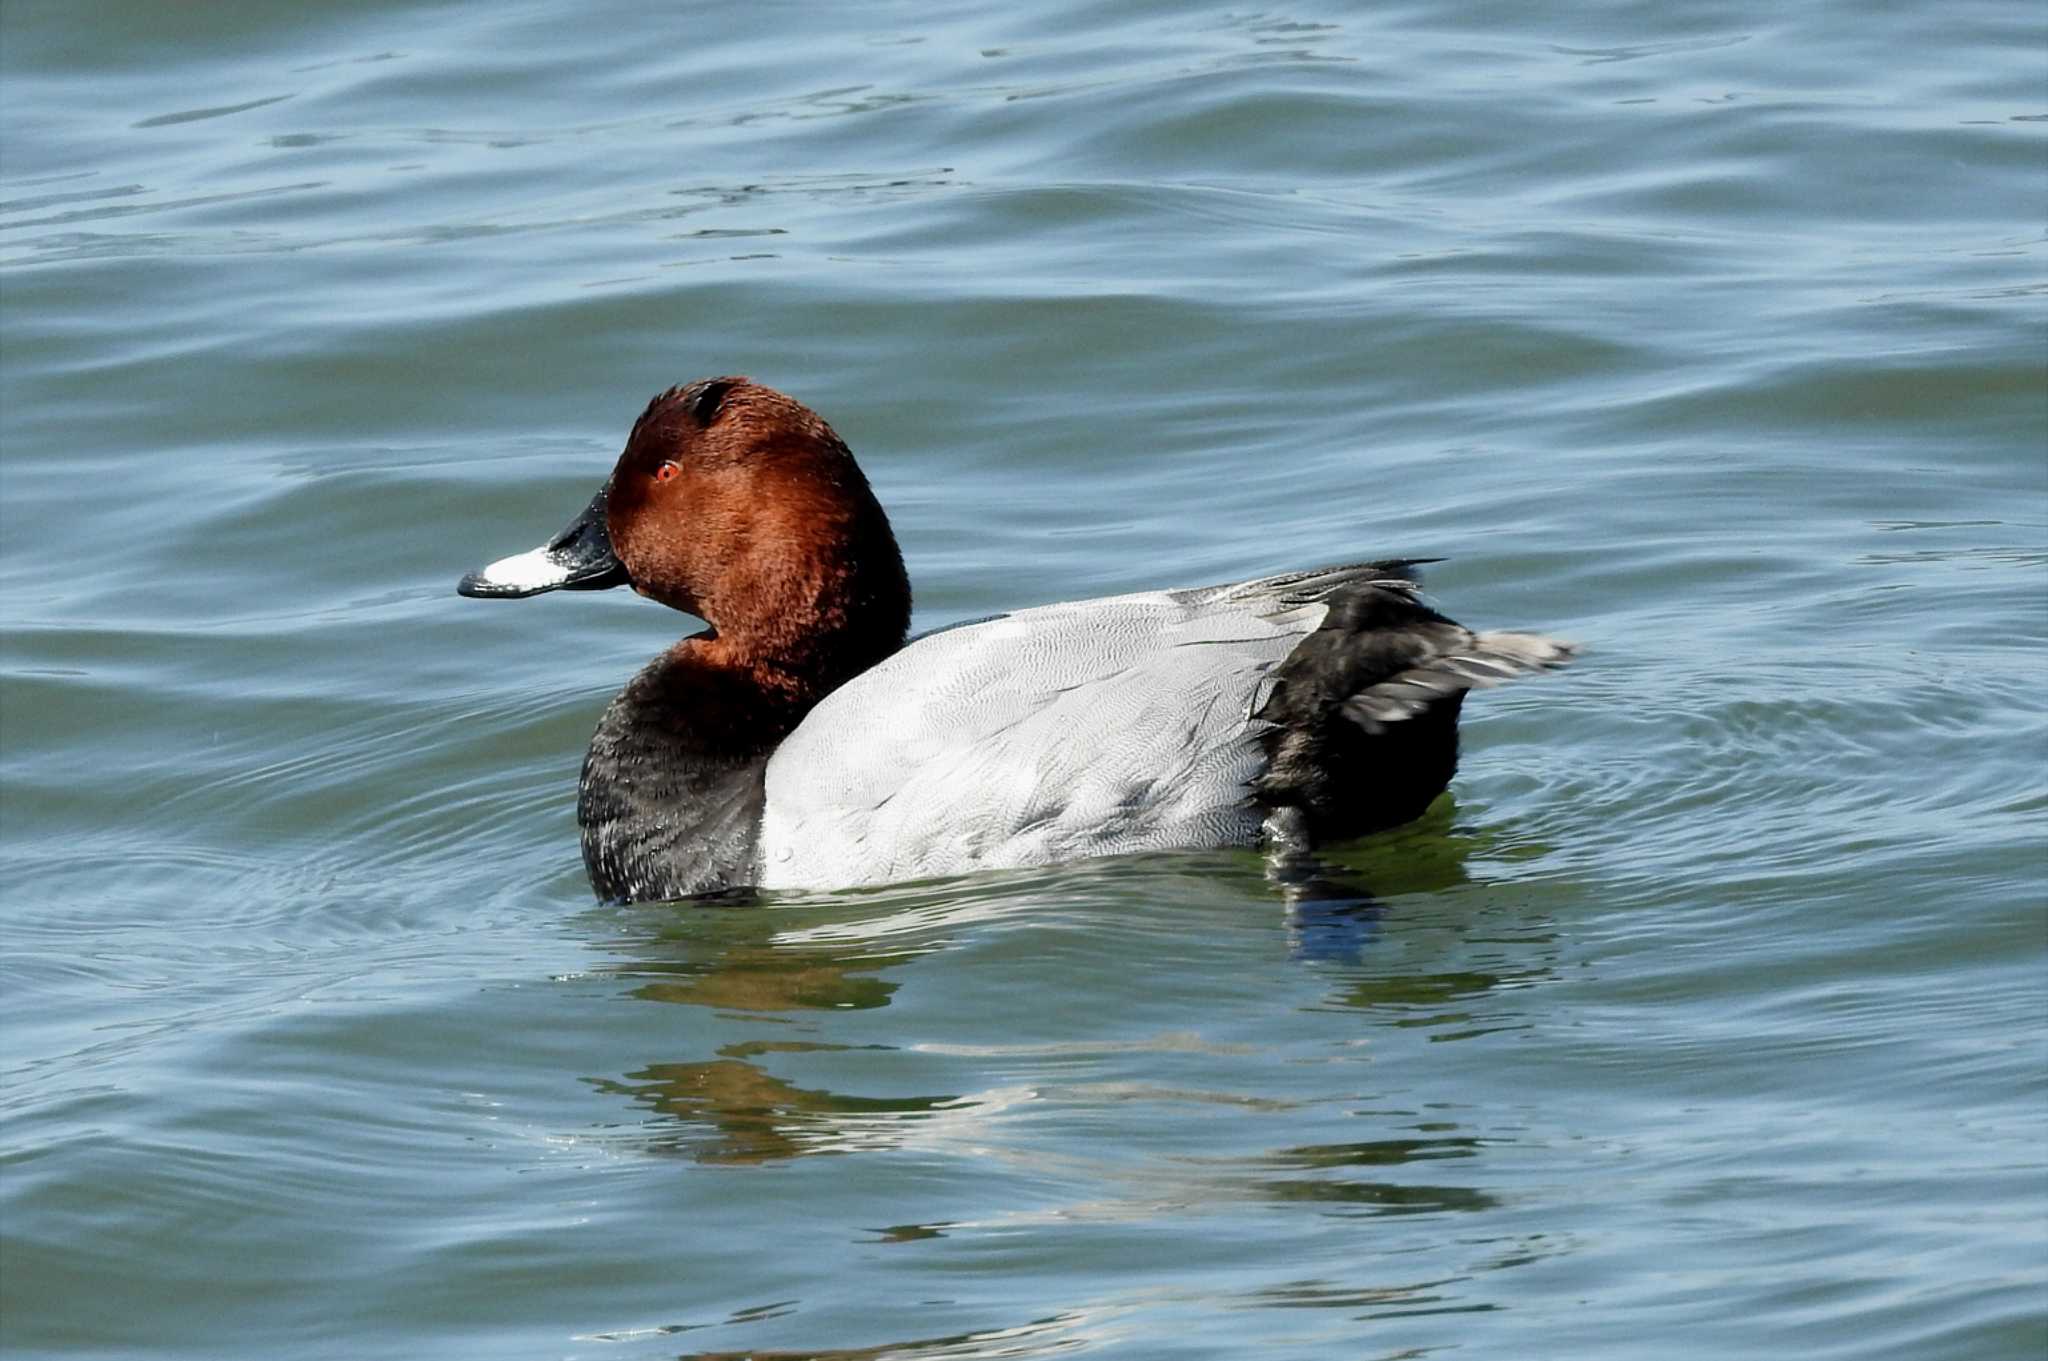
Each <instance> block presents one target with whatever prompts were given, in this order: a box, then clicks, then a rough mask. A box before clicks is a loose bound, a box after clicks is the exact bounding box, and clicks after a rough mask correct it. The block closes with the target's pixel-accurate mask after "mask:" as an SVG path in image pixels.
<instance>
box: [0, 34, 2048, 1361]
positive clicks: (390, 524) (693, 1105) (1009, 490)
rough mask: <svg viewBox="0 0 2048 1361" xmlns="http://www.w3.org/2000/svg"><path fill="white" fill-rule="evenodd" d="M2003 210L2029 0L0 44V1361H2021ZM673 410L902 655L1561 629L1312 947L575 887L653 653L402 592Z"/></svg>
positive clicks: (529, 517)
mask: <svg viewBox="0 0 2048 1361" xmlns="http://www.w3.org/2000/svg"><path fill="white" fill-rule="evenodd" d="M2044 219H2048V11H2043V10H2042V9H2041V8H2040V7H2039V6H2038V5H2036V4H2030V3H2026V0H1954V3H1949V4H1943V5H1933V4H1920V5H1871V4H1852V3H1848V0H1817V2H1816V3H1811V4H1802V5H1796V6H1787V5H1782V4H1764V3H1761V2H1760V0H1708V2H1707V3H1700V4H1687V5H1650V4H1642V3H1596V4H1592V5H1586V6H1578V7H1575V8H1570V9H1567V10H1557V9H1556V8H1555V7H1549V8H1546V7H1531V6H1525V5H1506V4H1500V3H1495V2H1494V0H1475V2H1474V3H1466V4H1453V3H1446V2H1445V0H1412V2H1405V3H1397V4H1391V5H1383V6H1376V7H1363V6H1344V5H1339V4H1335V3H1330V0H1307V2H1306V3H1301V4H1295V5H1293V6H1291V7H1289V8H1285V9H1256V8H1244V7H1234V6H1217V5H1193V6H1188V5H1168V4H1159V3H1143V2H1142V0H1141V3H1133V4H1121V5H1104V4H1090V3H1081V2H1079V0H1056V2H1055V3H1051V4H1045V5H1036V6H1022V7H1016V6H999V5H994V4H989V3H986V2H985V0H982V2H979V3H977V2H975V0H969V2H968V3H963V4H958V5H951V6H929V5H908V4H886V3H885V4H870V5H858V6H856V5H843V6H825V5H795V4H777V3H763V4H756V5H749V6H689V7H674V8H670V9H664V8H661V7H635V6H622V5H607V4H597V5H585V4H572V3H567V2H566V0H526V2H524V3H519V4H483V3H477V2H476V0H451V2H450V3H440V4H404V3H393V2H390V0H385V2H383V3H368V4H352V5H338V4H295V5H284V4H263V3H255V2H254V0H243V2H242V3H222V4H211V5H189V6H184V5H181V6H167V5H144V4H137V3H132V0H129V2H123V0H108V2H107V3H101V4H94V5H78V4H60V3H44V2H42V0H8V3H7V4H6V6H5V8H4V9H0V307H4V318H0V321H4V325H0V515H4V524H0V637H4V655H0V670H4V685H5V690H4V694H0V747H4V779H5V798H4V805H0V837H4V845H0V855H4V860H0V947H4V958H0V1008H4V1032H0V1057H4V1071H0V1238H4V1245H0V1343H4V1345H5V1348H6V1350H7V1352H8V1354H9V1355H10V1356H18V1357H24V1358H27V1357H71V1356H76V1357H108V1358H128V1357H177V1358H195V1359H196V1358H205V1359H207V1361H223V1359H224V1361H239V1359H240V1358H265V1359H266V1361H269V1359H273V1358H280V1357H349V1358H416V1357H421V1356H436V1357H475V1358H506V1357H542V1358H556V1357H561V1358H570V1357H573V1358H622V1359H623V1361H639V1359H640V1358H673V1357H741V1356H751V1357H779V1358H785V1361H787V1359H788V1358H796V1357H817V1356H825V1357H835V1358H855V1357H872V1358H917V1359H920V1361H931V1359H933V1358H994V1357H1048V1356H1055V1355H1059V1356H1065V1355H1103V1356H1116V1357H1135V1358H1152V1357H1159V1358H1193V1357H1245V1356H1259V1357H1280V1358H1396V1357H1400V1358H1417V1357H1453V1356H1461V1357H1557V1358H1575V1359H1576V1358H1601V1359H1608V1358H1611V1359H1613V1361H1623V1359H1627V1361H1634V1359H1636V1358H1642V1357H1654V1356H1673V1355H1685V1356H1701V1357H1731V1358H1733V1357H1772V1356H1788V1355H1790V1356H1800V1357H1803V1358H1815V1359H1816V1361H1818V1359H1819V1358H1856V1359H1857V1361H1866V1359H1869V1358H1896V1359H1897V1361H1925V1359H1926V1358H1968V1359H1969V1361H2004V1359H2005V1358H2013V1359H2014V1361H2021V1359H2024V1358H2033V1359H2035V1361H2038V1358H2040V1357H2041V1356H2043V1354H2044V1352H2048V901H2044V899H2048V888H2044V884H2048V649H2044V642H2048V308H2044V301H2048V269H2044V257H2048V248H2044V234H2043V227H2044ZM729 372H737V373H747V374H751V375H753V376H754V377H756V378H758V379H761V380H762V381H765V382H769V383H771V384H774V385H776V386H778V387H781V388H784V389H785V390H787V391H789V392H791V393H793V394H795V395H797V396H798V397H800V398H802V399H804V400H805V401H807V402H809V403H810V404H812V405H813V406H815V407H816V408H817V409H818V410H820V411H821V412H823V413H824V414H825V415H826V416H827V417H828V418H829V419H830V420H832V421H833V422H834V424H835V425H836V426H837V427H838V428H839V430H840V431H841V433H842V434H844V435H845V436H846V438H847V439H848V440H849V442H850V443H851V444H852V445H853V447H854V448H855V450H856V451H857V452H858V453H859V454H860V456H861V457H862V459H863V462H864V465H865V466H866V468H867V470H868V472H869V474H870V476H871V478H872V480H873V481H874V483H875V484H876V486H877V488H878V490H879V492H880V494H881V495H882V497H883V499H884V501H885V503H886V504H887V505H888V507H889V508H890V511H891V514H892V516H893V518H894V520H895V523H896V526H897V530H898V533H899V535H900V537H901V539H902V541H903V544H904V548H905V553H906V556H907V559H908V561H909V565H910V569H911V572H912V576H913V578H914V581H915V583H916V587H917V591H918V622H919V625H920V626H930V625H936V624H942V623H945V622H948V621H951V620H957V619H962V618H966V617H970V616H974V615H980V614H986V613H990V612H993V611H998V610H1001V609H1004V608H1006V607H1011V606H1016V605H1020V604H1029V603H1037V602H1044V601H1051V600H1059V599H1068V598H1074V597H1081V596H1089V595H1098V594H1107V593H1111V592H1116V591H1122V590H1134V589H1140V588H1145V587H1152V586H1168V585H1195V584H1203V583H1208V582H1214V581H1223V580H1229V579H1232V578H1234V577H1240V576H1249V575H1254V574H1258V573H1264V572H1273V571H1279V570H1284V569H1287V568H1292V567H1298V566H1305V565H1312V564H1317V563H1322V562H1328V561H1339V560H1345V559H1351V558H1356V557H1360V556H1375V555H1392V554H1404V555H1418V556H1440V557H1444V558H1446V559H1448V561H1446V562H1444V563H1443V564H1442V565H1441V566H1439V567H1437V568H1436V569H1434V575H1433V576H1432V577H1431V587H1432V589H1433V591H1434V592H1435V595H1436V598H1437V599H1438V600H1439V601H1440V602H1441V603H1442V604H1443V606H1444V608H1446V609H1447V610H1448V611H1449V612H1451V613H1452V614H1454V615H1455V616H1456V617H1458V618H1460V619H1461V620H1463V621H1465V622H1467V623H1470V624H1472V625H1475V626H1480V627H1529V628H1537V629H1543V630H1548V631H1554V632H1557V633H1560V634H1562V635H1565V636H1568V637H1572V638H1575V639H1577V640H1579V641H1580V642H1581V643H1583V644H1584V645H1585V646H1586V648H1587V652H1586V656H1585V659H1584V660H1583V661H1582V662H1581V663H1580V664H1579V665H1577V666H1576V667H1574V668H1573V669H1572V670H1571V671H1569V672H1566V673H1564V674H1563V675H1561V676H1558V677H1555V678H1549V679H1545V680H1543V681H1540V682H1531V683H1527V684H1521V685H1516V686H1512V687H1509V688H1506V689H1503V690H1500V691H1495V692H1490V693H1487V694H1485V695H1481V696H1478V697H1475V699H1474V701H1473V702H1472V703H1471V704H1470V705H1469V706H1468V707H1467V714H1468V716H1469V717H1468V722H1467V724H1466V757H1465V762H1464V767H1463V770H1462V772H1461V773H1460V775H1459V778H1458V780H1457V781H1456V783H1455V785H1454V786H1453V790H1452V793H1451V795H1450V796H1449V797H1447V798H1446V799H1445V800H1443V801H1442V802H1440V803H1439V805H1438V806H1437V807H1436V808H1435V809H1434V810H1432V812H1431V813H1430V815H1429V816H1428V817H1427V818H1425V819H1424V820H1423V821H1422V822H1421V823H1419V824H1417V825H1415V826H1413V827H1410V828H1407V829H1403V830H1401V831H1399V832H1395V833H1392V834H1388V835H1384V836H1381V837H1377V838H1374V839H1371V840H1368V841H1364V842H1361V843H1358V844H1357V845H1355V846H1352V847H1348V848H1345V849H1343V850H1341V851H1339V852H1338V853H1337V854H1336V857H1335V858H1336V859H1337V860H1338V861H1339V862H1340V864H1341V866H1342V868H1343V871H1344V873H1345V874H1346V875H1347V876H1349V878H1350V880H1352V881H1354V882H1355V885H1356V886H1357V887H1358V889H1359V891H1360V897H1361V901H1360V902H1359V903H1358V904H1357V905H1356V906H1355V907H1353V908H1352V909H1350V910H1345V911H1337V910H1308V911H1295V910H1290V909H1289V908H1288V907H1287V905H1286V904H1285V903H1284V902H1283V901H1282V900H1281V899H1280V898H1279V897H1277V896H1276V895H1275V893H1274V892H1273V890H1272V889H1271V888H1270V887H1269V885H1268V884H1267V882H1266V879H1265V876H1264V874H1263V871H1262V867H1261V865H1260V862H1259V861H1258V859H1257V858H1256V857H1255V856H1253V855H1250V854H1199V855H1181V856H1173V855H1167V856H1152V857H1140V858H1132V859H1127V860H1118V861H1109V862H1101V863H1092V864H1083V865H1074V866H1067V867H1061V868H1056V869H1051V870H1046V871H1041V872H1029V873H1013V874H1002V875H989V876H985V877H979V878H973V879H966V880H957V881H948V882H937V883H921V884H916V885H909V886H904V887H901V888H893V889H885V890H874V891H867V892H861V893H847V894H837V895H834V894H824V895H815V896H787V897H782V898H778V899H776V900H775V901H773V902H772V903H770V904H768V905H765V906H761V907H755V908H748V909H734V908H729V907H728V908H705V907H697V906H687V905H644V906H636V907H631V908H619V907H604V906H599V905H596V904H595V903H594V902H593V901H592V898H591V896H590V893H589V891H588V888H587V886H586V884H585V882H584V879H583V874H582V870H581V867H580V864H579V862H578V857H577V852H576V848H575V836H574V825H573V812H572V809H573V802H574V781H575V774H576V769H577V765H578V762H579V760H580V758H581V753H582V749H583V745H584V743H585V741H586V740H587V738H588V736H589V732H590V729H591V726H592V724H593V723H594V721H595V719H596V715H597V713H598V710H599V709H600V708H601V706H602V705H603V703H604V701H605V699H606V697H607V696H608V694H609V693H610V692H611V691H612V690H613V689H614V688H615V687H616V686H617V685H618V684H619V683H620V682H621V681H622V680H623V679H624V677H625V676H626V675H627V674H628V673H629V672H630V671H631V670H632V669H633V668H634V667H636V666H637V665H638V664H639V663H640V662H641V661H642V660H644V659H645V658H646V657H647V656H649V655H650V654H652V653H653V652H654V651H656V650H657V649H658V648H660V647H662V646H664V645H665V644H666V643H667V642H668V641H669V640H671V639H672V638H673V637H674V636H675V635H676V634H677V633H678V632H680V631H681V630H682V629H685V628H687V627H689V626H690V621H688V620H686V619H684V618H682V617H681V616H677V615H673V614H670V613H667V612H665V611H662V610H660V609H658V608H656V607H654V606H651V605H649V604H647V603H646V602H644V601H641V600H637V599H635V598H633V597H632V596H631V595H630V594H629V593H625V592H615V593H612V594H610V595H605V596H551V597H547V598H545V599H542V600H538V601H532V602H527V603H524V604H519V605H508V604H481V603H478V602H473V601H464V600H460V599H458V598H456V597H455V595H454V594H453V592H452V586H453V583H454V581H455V579H456V577H457V576H458V575H459V574H460V573H461V572H463V571H464V570H466V569H468V568H470V567H473V566H476V565H477V564H479V563H481V562H483V561H485V560H486V559H489V558H492V557H496V556H500V555H502V554H504V553H508V552H513V551H517V550H520V549H523V548H526V547H529V546H530V545H532V544H533V543H535V542H537V541H538V540H539V538H540V537H541V536H543V535H545V534H548V533H550V532H552V531H553V530H555V529H556V528H558V527H559V526H560V525H561V524H562V523H563V522H564V521H565V520H566V519H567V518H568V517H569V515H570V514H572V513H573V512H574V511H575V510H576V509H577V508H578V507H580V506H581V505H582V504H583V502H584V501H585V500H586V499H587V498H588V496H589V495H590V493H591V491H592V490H593V489H594V488H595V486H596V485H597V483H598V481H599V480H600V479H601V478H602V477H603V476H604V474H605V472H606V471H607V469H608V468H609V465H610V461H611V459H612V458H613V457H614V455H615V454H616V451H617V449H618V446H619V444H620V442H621V440H622V438H623V436H624V433H625V431H626V429H627V426H628V425H629V423H630V421H631V419H632V417H633V416H634V415H635V414H637V412H638V411H639V409H640V408H641V406H642V405H643V404H644V403H645V402H646V400H647V398H648V397H649V396H650V395H652V394H653V393H654V392H655V391H657V390H659V389H661V388H663V387H666V386H667V385H669V384H671V383H674V382H679V381H683V380H686V379H690V378H694V377H699V376H703V375H706V374H715V373H729ZM1367 895H1369V897H1368V896H1367Z"/></svg>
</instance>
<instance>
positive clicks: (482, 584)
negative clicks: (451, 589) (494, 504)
mask: <svg viewBox="0 0 2048 1361" xmlns="http://www.w3.org/2000/svg"><path fill="white" fill-rule="evenodd" d="M610 490H611V488H610V487H609V486H607V487H606V488H604V490H602V491H599V492H598V494H597V495H596V496H594V497H592V498H591V501H590V504H589V505H587V506H585V507H584V508H583V513H582V514H581V515H578V516H577V517H576V518H575V519H574V520H571V521H570V522H569V527H568V528H567V529H565V530H563V531H562V532H561V533H559V534H557V535H555V537H554V538H552V539H549V540H548V541H547V542H546V543H544V544H542V545H541V546H540V547H539V548H536V549H534V550H532V551H531V552H527V553H517V554H514V555H513V556H511V557H509V558H499V559H498V560H497V561H496V562H494V563H492V564H491V565H490V566H488V567H486V568H483V569H482V570H481V571H476V572H471V573H470V574H469V575H468V576H466V577H464V578H463V579H462V580H461V581H459V582H457V583H456V585H455V589H456V590H457V591H458V592H459V593H461V594H463V595H468V596H477V597H480V598H483V599H497V598H502V599H508V600H509V599H517V598H519V597H520V596H528V595H539V594H540V593H541V592H543V591H605V590H610V589H611V588H612V587H614V586H624V585H626V584H627V582H628V581H629V580H630V579H631V578H629V577H628V576H627V575H626V568H625V564H623V563H621V562H620V561H619V558H618V555H617V554H616V553H614V552H612V538H611V535H610V534H608V533H607V532H606V531H605V527H604V505H605V495H606V493H607V492H609V491H610Z"/></svg>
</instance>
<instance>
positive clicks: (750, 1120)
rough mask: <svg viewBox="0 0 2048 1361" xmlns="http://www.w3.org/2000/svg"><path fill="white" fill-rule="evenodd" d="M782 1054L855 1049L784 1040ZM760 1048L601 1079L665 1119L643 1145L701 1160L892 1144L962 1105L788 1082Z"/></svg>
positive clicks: (760, 1158) (949, 1099) (753, 1159)
mask: <svg viewBox="0 0 2048 1361" xmlns="http://www.w3.org/2000/svg"><path fill="white" fill-rule="evenodd" d="M772 1047H774V1048H777V1049H781V1050H783V1051H785V1052H795V1051H803V1050H810V1051H814V1052H822V1051H831V1050H843V1049H847V1048H849V1047H850V1046H847V1045H830V1044H802V1043H783V1044H779V1045H776V1046H772ZM759 1052H761V1047H753V1046H746V1045H728V1046H727V1047H726V1048H724V1049H722V1050H720V1051H719V1054H720V1057H718V1058H716V1059H712V1060H710V1061H708V1062H704V1063H656V1064H650V1065H649V1066H648V1067H646V1068H643V1069H641V1070H640V1071H638V1072H635V1073H629V1074H627V1080H626V1081H624V1082H612V1081H599V1082H597V1083H596V1084H595V1085H596V1087H597V1088H598V1090H600V1091H606V1092H616V1093H618V1094H620V1095H622V1096H629V1097H631V1098H632V1099H633V1100H635V1101H637V1102H639V1103H640V1104H641V1105H643V1106H646V1107H647V1108H648V1109H650V1110H652V1111H654V1112H656V1113H657V1114H659V1115H661V1116H663V1117H665V1119H664V1121H663V1125H664V1127H665V1128H664V1131H663V1132H660V1133H656V1134H654V1135H653V1136H652V1137H650V1138H648V1139H647V1140H646V1141H645V1144H644V1145H643V1146H644V1147H646V1148H649V1149H651V1150H653V1151H655V1152H663V1153H683V1154H686V1155H688V1156H690V1157H693V1158H695V1159H696V1160H697V1161H699V1162H703V1163H726V1164H732V1163H767V1162H777V1161H781V1160H784V1159H788V1158H796V1157H801V1156H803V1155H805V1154H808V1153H844V1152H850V1151H853V1150H855V1149H858V1148H862V1147H878V1146H879V1147H889V1146H893V1145H894V1144H895V1143H896V1142H897V1139H896V1137H895V1134H896V1131H895V1130H894V1128H893V1127H894V1126H895V1125H896V1124H898V1123H899V1122H902V1121H905V1120H914V1119H919V1118H923V1117H929V1116H931V1115H932V1114H933V1113H934V1112H938V1111H942V1110H947V1109H958V1108H959V1107H960V1106H961V1105H962V1104H963V1103H962V1102H961V1100H960V1098H958V1097H953V1096H909V1097H859V1096H841V1095H839V1094H838V1093H836V1092H828V1091H822V1090H816V1089H808V1088H803V1087H799V1086H797V1085H796V1084H795V1083H791V1082H785V1081H783V1080H782V1079H781V1078H778V1077H774V1076H772V1075H770V1074H769V1073H767V1072H765V1071H764V1070H762V1069H761V1068H760V1067H759V1066H757V1065H756V1064H754V1063H752V1062H750V1061H749V1060H748V1059H747V1058H746V1057H745V1055H746V1054H748V1053H759Z"/></svg>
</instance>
